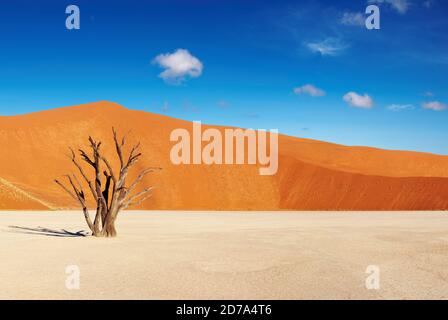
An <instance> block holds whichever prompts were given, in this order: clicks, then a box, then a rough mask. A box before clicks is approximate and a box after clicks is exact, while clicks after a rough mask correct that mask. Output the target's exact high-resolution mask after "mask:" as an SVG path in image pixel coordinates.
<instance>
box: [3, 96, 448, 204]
mask: <svg viewBox="0 0 448 320" xmlns="http://www.w3.org/2000/svg"><path fill="white" fill-rule="evenodd" d="M112 126H114V127H116V128H117V129H118V130H119V131H121V132H128V131H131V132H130V134H129V138H128V140H129V142H130V143H131V142H136V141H140V142H141V144H142V151H143V159H142V161H141V162H140V163H139V164H138V166H137V167H136V168H135V171H134V172H133V173H132V174H135V172H136V171H138V169H142V168H144V167H146V166H160V167H162V168H163V170H162V172H160V173H156V174H153V175H150V176H148V177H147V178H145V180H144V184H143V185H154V186H156V189H155V192H154V195H153V197H152V198H150V199H149V200H147V201H145V202H144V203H143V204H142V205H141V206H140V207H139V208H140V209H151V210H156V209H157V210H447V209H448V156H440V155H434V154H428V153H419V152H411V151H390V150H381V149H375V148H368V147H348V146H341V145H337V144H332V143H326V142H321V141H315V140H309V139H301V138H294V137H290V136H284V135H280V136H279V170H278V173H277V174H276V175H275V176H260V175H259V174H258V168H257V166H250V165H242V166H237V165H221V166H217V165H211V166H207V165H189V166H175V165H173V164H171V162H170V160H169V152H170V149H171V146H172V143H170V141H169V135H170V133H171V131H172V130H173V129H176V128H185V129H187V130H189V131H191V123H190V122H188V121H184V120H179V119H174V118H171V117H167V116H163V115H158V114H153V113H149V112H144V111H137V110H129V109H126V108H125V107H123V106H120V105H118V104H115V103H111V102H107V101H101V102H96V103H89V104H84V105H79V106H70V107H63V108H57V109H51V110H46V111H40V112H34V113H30V114H25V115H17V116H6V117H5V116H2V117H0V145H1V146H2V148H1V151H0V152H1V157H0V177H2V180H0V208H2V209H35V210H42V209H48V208H50V209H56V208H66V209H67V208H77V203H76V202H74V201H73V200H72V199H70V198H69V197H67V196H66V195H65V194H64V192H63V191H62V190H60V189H59V188H58V187H57V186H56V185H55V184H54V183H53V179H54V178H56V177H61V176H62V175H64V174H66V173H69V172H74V169H73V167H72V165H71V162H70V160H69V159H68V158H67V151H68V147H69V146H71V147H74V148H77V147H79V146H82V147H86V140H87V137H88V136H89V135H92V136H94V137H96V138H97V139H99V140H101V141H103V148H104V150H105V153H106V155H108V156H109V157H111V158H112V159H114V160H113V164H117V162H116V159H115V154H114V150H113V143H112V137H111V127H112ZM208 127H211V126H207V125H203V128H204V129H206V128H208ZM213 127H214V128H217V129H218V130H224V129H225V128H224V127H222V126H213ZM86 170H88V169H87V168H86ZM132 174H131V178H132ZM2 181H3V182H2ZM11 181H13V182H14V183H11ZM13 186H15V188H17V189H15V188H13ZM2 190H3V192H2ZM5 190H7V191H8V192H6V191H5ZM12 193H13V194H16V195H19V196H12V195H11V194H12Z"/></svg>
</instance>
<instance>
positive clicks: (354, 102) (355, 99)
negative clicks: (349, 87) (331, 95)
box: [342, 92, 373, 109]
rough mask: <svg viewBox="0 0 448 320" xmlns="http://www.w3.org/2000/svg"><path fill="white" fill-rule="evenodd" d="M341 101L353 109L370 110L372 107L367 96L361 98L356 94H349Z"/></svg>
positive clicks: (371, 102)
mask: <svg viewBox="0 0 448 320" xmlns="http://www.w3.org/2000/svg"><path fill="white" fill-rule="evenodd" d="M342 99H343V100H344V101H345V102H347V103H348V104H349V105H350V106H352V107H355V108H362V109H370V108H372V107H373V100H372V98H371V97H370V96H369V95H367V94H364V95H363V96H361V95H359V94H357V93H356V92H349V93H347V94H346V95H344V97H343V98H342Z"/></svg>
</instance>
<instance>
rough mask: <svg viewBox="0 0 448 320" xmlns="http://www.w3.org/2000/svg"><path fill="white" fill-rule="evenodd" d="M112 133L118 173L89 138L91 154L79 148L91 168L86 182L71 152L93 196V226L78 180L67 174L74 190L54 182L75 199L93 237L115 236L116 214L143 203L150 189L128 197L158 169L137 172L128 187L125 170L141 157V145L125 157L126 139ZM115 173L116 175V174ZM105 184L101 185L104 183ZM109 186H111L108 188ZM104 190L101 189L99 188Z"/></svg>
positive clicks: (72, 158)
mask: <svg viewBox="0 0 448 320" xmlns="http://www.w3.org/2000/svg"><path fill="white" fill-rule="evenodd" d="M112 133H113V137H114V142H115V149H116V152H117V155H118V160H119V161H120V167H119V170H118V171H115V170H114V169H113V168H112V166H111V165H110V163H109V161H108V160H107V159H106V158H105V157H104V156H103V155H102V153H101V150H100V146H101V142H97V141H95V140H94V139H93V138H92V137H89V142H90V148H91V150H92V153H91V155H89V154H87V153H86V152H85V151H83V150H81V149H79V153H80V155H81V158H82V160H84V161H85V162H86V163H87V164H89V166H91V167H92V168H93V169H94V179H93V180H92V179H89V178H88V177H87V175H86V173H85V172H84V169H83V168H82V166H81V165H80V164H79V163H78V161H77V159H76V155H75V152H74V151H73V149H70V151H71V160H72V162H73V164H74V165H75V166H76V167H77V168H78V171H79V173H80V174H81V176H82V178H83V179H84V181H85V183H87V185H88V186H89V190H90V191H91V193H92V196H93V199H94V200H95V202H96V204H97V208H96V215H95V220H94V222H93V223H92V221H91V220H90V217H89V211H88V209H87V204H86V203H87V202H86V197H85V193H84V191H83V187H82V185H81V183H80V182H79V181H78V179H77V177H76V175H73V179H72V177H71V176H70V175H67V178H68V180H69V183H70V185H71V187H72V189H73V191H71V190H70V189H69V188H67V187H65V186H64V185H63V184H62V183H61V182H60V181H58V180H55V182H56V183H57V184H58V185H59V186H61V187H62V188H63V189H64V190H65V191H66V192H67V193H68V194H69V195H70V196H71V197H72V198H73V199H75V200H78V201H79V203H80V204H81V206H82V209H83V212H84V217H85V219H86V222H87V225H88V226H89V228H90V230H91V231H92V235H93V236H95V237H110V238H112V237H116V236H117V230H116V229H115V221H116V220H117V216H118V213H119V212H120V211H121V210H125V209H126V208H128V207H129V206H134V205H138V204H140V203H142V202H143V201H144V200H145V199H146V198H148V196H149V195H150V192H151V190H152V188H145V189H143V190H142V191H140V192H137V193H135V194H133V195H132V194H131V192H132V191H133V190H134V188H135V187H136V185H137V184H138V183H140V182H141V180H142V179H143V177H144V176H145V175H146V174H148V173H150V172H153V171H155V170H158V169H160V168H148V169H145V170H143V171H142V172H140V174H139V175H138V176H137V178H136V179H135V180H134V181H133V182H132V183H131V184H129V185H127V184H126V178H127V175H128V170H129V168H130V167H132V166H133V165H134V164H135V163H136V162H137V161H138V159H139V158H140V156H141V155H142V154H141V153H140V152H139V151H138V149H139V147H140V143H138V144H136V145H134V146H133V147H132V149H131V150H130V152H129V154H128V156H127V157H125V156H124V154H123V147H124V145H125V141H126V139H125V136H124V137H123V138H122V139H121V141H119V139H118V137H117V132H116V131H115V129H114V128H112ZM126 158H127V159H126ZM103 164H104V165H105V166H106V168H105V169H106V170H104V171H102V170H101V168H102V165H103ZM101 172H103V175H104V177H105V180H102V179H101V176H102V175H101ZM114 172H118V173H119V174H118V175H115V173H114ZM103 183H104V184H103ZM111 183H112V184H113V186H111ZM102 187H104V189H103V188H102Z"/></svg>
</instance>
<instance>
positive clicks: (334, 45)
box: [306, 38, 348, 56]
mask: <svg viewBox="0 0 448 320" xmlns="http://www.w3.org/2000/svg"><path fill="white" fill-rule="evenodd" d="M306 47H307V48H308V49H309V50H311V51H312V52H314V53H320V54H321V55H322V56H337V55H339V54H341V53H342V52H343V51H344V50H345V49H347V48H348V45H347V44H345V43H343V42H342V41H341V40H339V39H337V38H327V39H325V40H323V41H320V42H309V43H306Z"/></svg>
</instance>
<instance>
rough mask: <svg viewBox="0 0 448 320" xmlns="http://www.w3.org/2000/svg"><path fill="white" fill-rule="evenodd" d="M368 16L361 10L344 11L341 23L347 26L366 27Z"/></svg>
mask: <svg viewBox="0 0 448 320" xmlns="http://www.w3.org/2000/svg"><path fill="white" fill-rule="evenodd" d="M365 21H366V18H365V16H364V15H363V14H362V13H359V12H344V13H343V15H342V17H341V20H340V23H342V24H344V25H346V26H357V27H364V26H365V24H366V22H365Z"/></svg>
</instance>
